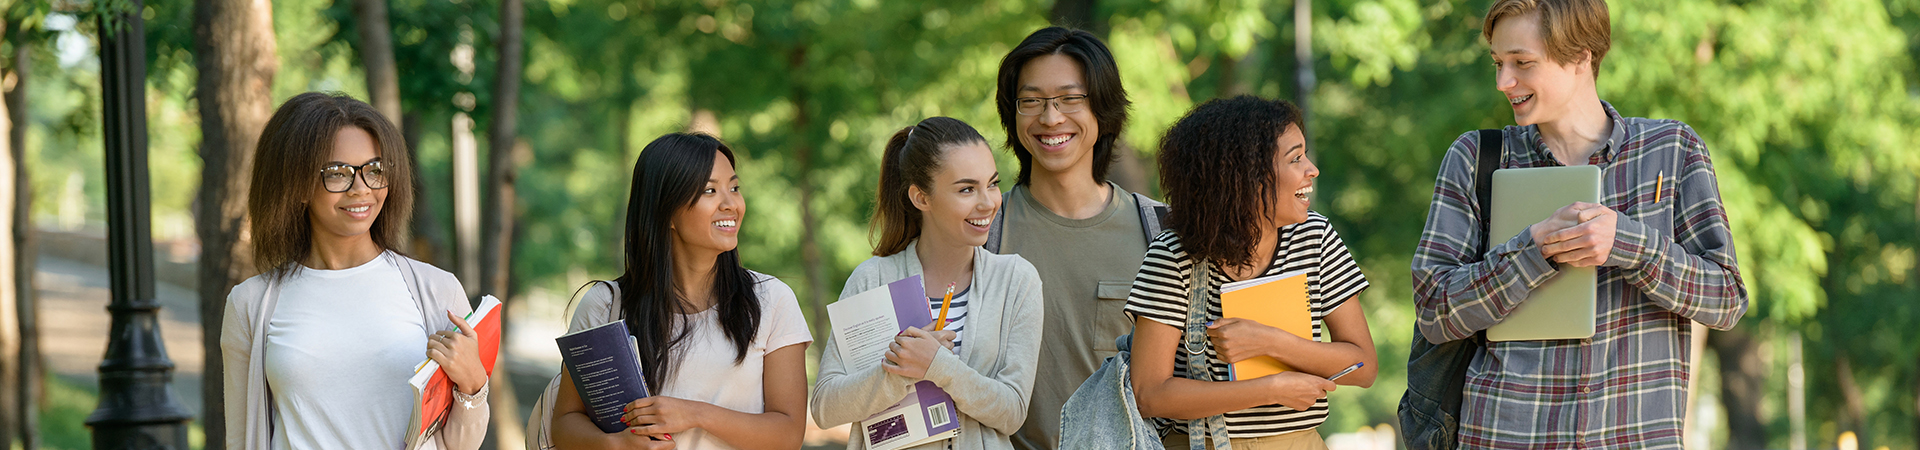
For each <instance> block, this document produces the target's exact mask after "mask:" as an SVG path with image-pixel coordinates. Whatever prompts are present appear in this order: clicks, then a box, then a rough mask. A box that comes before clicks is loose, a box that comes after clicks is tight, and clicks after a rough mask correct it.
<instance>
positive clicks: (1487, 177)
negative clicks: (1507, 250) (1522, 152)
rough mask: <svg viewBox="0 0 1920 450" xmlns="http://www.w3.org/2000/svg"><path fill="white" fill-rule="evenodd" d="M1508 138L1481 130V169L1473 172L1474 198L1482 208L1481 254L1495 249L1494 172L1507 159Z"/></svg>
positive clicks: (1478, 161) (1491, 131)
mask: <svg viewBox="0 0 1920 450" xmlns="http://www.w3.org/2000/svg"><path fill="white" fill-rule="evenodd" d="M1505 146H1506V137H1505V136H1504V135H1503V134H1502V133H1501V132H1500V129H1498V128H1495V129H1488V130H1480V156H1479V158H1478V160H1477V163H1478V164H1479V168H1478V169H1475V170H1474V171H1473V198H1474V199H1475V200H1477V201H1479V202H1480V203H1479V206H1480V236H1482V239H1481V241H1480V244H1481V245H1480V253H1482V254H1484V253H1486V251H1487V249H1489V248H1492V247H1493V236H1492V232H1491V231H1489V230H1490V228H1489V227H1491V226H1492V225H1491V224H1492V222H1493V171H1495V170H1500V159H1501V158H1503V157H1505V151H1504V150H1505V149H1504V147H1505Z"/></svg>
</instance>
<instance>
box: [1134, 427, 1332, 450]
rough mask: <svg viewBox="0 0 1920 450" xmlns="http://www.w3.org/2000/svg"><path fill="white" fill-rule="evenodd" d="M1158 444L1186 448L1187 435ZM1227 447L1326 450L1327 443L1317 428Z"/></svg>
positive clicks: (1232, 441) (1236, 449)
mask: <svg viewBox="0 0 1920 450" xmlns="http://www.w3.org/2000/svg"><path fill="white" fill-rule="evenodd" d="M1160 443H1161V445H1165V446H1166V447H1167V449H1168V450H1172V449H1181V448H1187V435H1185V434H1180V433H1173V434H1169V435H1167V437H1166V438H1165V439H1162V440H1160ZM1227 445H1228V446H1230V447H1232V448H1233V450H1327V441H1323V440H1321V439H1320V429H1318V428H1313V429H1306V430H1300V431H1294V432H1290V433H1284V434H1277V435H1273V436H1266V437H1257V438H1246V439H1230V440H1229V441H1228V442H1227Z"/></svg>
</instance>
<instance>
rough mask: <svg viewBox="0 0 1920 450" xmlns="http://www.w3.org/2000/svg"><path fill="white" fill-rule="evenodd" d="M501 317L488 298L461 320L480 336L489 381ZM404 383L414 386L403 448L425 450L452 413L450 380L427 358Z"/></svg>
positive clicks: (494, 302)
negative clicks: (411, 407)
mask: <svg viewBox="0 0 1920 450" xmlns="http://www.w3.org/2000/svg"><path fill="white" fill-rule="evenodd" d="M501 314H502V312H501V310H500V299H496V298H493V296H491V295H489V296H486V297H483V298H481V299H480V307H478V308H474V310H473V312H472V313H469V314H467V317H464V318H462V319H461V320H465V321H467V325H471V326H473V332H474V334H476V335H479V336H480V338H479V339H477V340H478V341H479V344H480V368H481V369H482V370H484V371H486V372H487V376H488V378H492V376H493V366H494V363H495V362H497V361H498V359H499V356H500V321H501V320H503V319H501V317H500V316H501ZM407 383H408V384H411V385H413V415H412V419H409V420H408V424H407V447H406V448H408V449H418V448H424V447H425V446H426V445H425V444H426V443H427V442H428V441H431V440H432V439H433V438H435V437H436V434H437V433H439V432H440V427H442V426H444V425H446V422H447V417H448V416H449V415H450V414H452V412H453V406H454V405H453V380H452V379H450V378H448V377H447V374H446V373H445V372H444V371H441V370H440V363H438V362H434V360H432V359H428V360H426V361H422V362H421V363H420V365H418V366H414V369H413V378H412V379H409V380H407Z"/></svg>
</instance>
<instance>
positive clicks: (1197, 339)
mask: <svg viewBox="0 0 1920 450" xmlns="http://www.w3.org/2000/svg"><path fill="white" fill-rule="evenodd" d="M1208 269H1209V268H1208V266H1207V263H1206V262H1205V261H1199V262H1196V263H1194V277H1193V280H1194V281H1193V289H1192V292H1191V293H1190V294H1188V297H1187V324H1186V325H1187V326H1186V328H1185V330H1184V331H1182V334H1181V336H1180V347H1181V348H1183V349H1187V351H1188V353H1189V354H1190V355H1189V358H1188V360H1187V361H1188V364H1187V378H1190V379H1195V380H1212V376H1213V374H1212V372H1211V371H1209V370H1208V367H1207V364H1206V353H1207V350H1206V349H1207V347H1206V346H1207V303H1208V302H1207V285H1206V279H1207V275H1208V272H1209V270H1208ZM1113 344H1114V346H1115V347H1118V348H1119V349H1120V353H1119V354H1116V355H1113V356H1110V357H1108V358H1107V361H1106V362H1105V363H1102V364H1100V369H1099V370H1095V371H1094V372H1093V376H1091V377H1088V378H1087V381H1086V382H1085V383H1081V384H1080V388H1079V389H1075V390H1074V391H1073V396H1071V397H1067V403H1066V404H1065V405H1061V407H1060V449H1061V450H1077V449H1098V450H1105V449H1134V450H1165V449H1166V447H1165V446H1162V445H1161V443H1160V432H1159V430H1158V429H1156V428H1155V427H1154V425H1153V422H1149V421H1147V420H1146V419H1145V418H1142V417H1140V408H1139V404H1137V403H1135V402H1134V399H1133V376H1132V373H1131V372H1130V370H1132V369H1131V367H1130V364H1129V362H1130V361H1131V360H1132V352H1133V334H1131V333H1129V334H1127V335H1124V336H1120V338H1119V339H1115V340H1114V342H1113ZM1196 348H1198V349H1200V350H1199V351H1193V350H1192V349H1196ZM1175 351H1178V350H1175ZM1195 356H1197V357H1198V359H1197V361H1196V359H1195V358H1194V357H1195ZM1196 362H1197V363H1196ZM1194 430H1206V433H1205V434H1199V433H1194ZM1187 433H1188V434H1187V443H1188V445H1189V446H1190V447H1191V448H1194V449H1203V448H1206V438H1207V437H1208V436H1212V437H1213V448H1212V450H1227V449H1228V446H1227V419H1226V416H1225V415H1215V416H1212V417H1206V418H1201V419H1195V420H1192V421H1188V422H1187Z"/></svg>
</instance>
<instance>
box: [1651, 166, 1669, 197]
mask: <svg viewBox="0 0 1920 450" xmlns="http://www.w3.org/2000/svg"><path fill="white" fill-rule="evenodd" d="M1666 187H1667V171H1665V170H1662V171H1660V178H1656V179H1654V181H1653V202H1654V203H1660V194H1661V193H1663V191H1665V190H1666Z"/></svg>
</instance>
